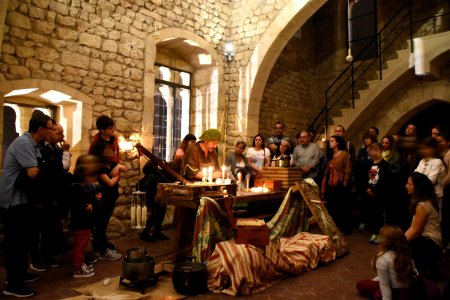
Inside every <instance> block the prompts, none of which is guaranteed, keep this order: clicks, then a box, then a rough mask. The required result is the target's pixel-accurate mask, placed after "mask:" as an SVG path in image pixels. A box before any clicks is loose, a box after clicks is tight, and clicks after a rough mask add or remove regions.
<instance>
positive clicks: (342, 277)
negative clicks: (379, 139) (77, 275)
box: [0, 229, 450, 300]
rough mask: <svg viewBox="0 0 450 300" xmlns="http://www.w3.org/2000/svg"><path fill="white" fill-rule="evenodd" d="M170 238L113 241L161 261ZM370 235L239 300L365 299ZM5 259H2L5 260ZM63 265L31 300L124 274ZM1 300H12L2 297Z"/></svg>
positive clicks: (448, 266)
mask: <svg viewBox="0 0 450 300" xmlns="http://www.w3.org/2000/svg"><path fill="white" fill-rule="evenodd" d="M164 233H165V234H167V235H168V236H170V237H171V240H170V241H162V242H158V243H145V242H142V241H139V239H138V238H137V235H135V236H130V237H127V238H124V239H121V240H117V241H114V242H115V243H116V245H118V246H119V250H120V252H121V253H122V254H123V253H126V249H128V248H131V247H135V246H143V247H145V248H146V249H147V251H148V253H149V255H151V256H153V257H155V258H156V260H157V261H161V260H162V259H164V258H165V257H166V256H167V253H169V252H171V249H172V248H173V240H174V230H173V229H169V230H166V231H165V232H164ZM368 238H369V237H368V233H364V232H358V231H355V232H353V234H352V235H349V236H347V237H346V239H347V242H348V244H349V247H350V251H351V252H350V253H349V254H348V255H346V256H344V257H342V258H340V259H337V260H336V261H334V262H332V263H331V264H329V265H326V266H321V267H319V268H317V269H315V270H313V271H310V272H307V273H303V274H300V275H298V276H293V277H288V278H286V279H284V280H282V281H281V282H279V283H278V284H276V285H275V286H273V287H271V288H269V289H266V290H264V291H262V292H260V293H257V294H254V295H249V296H240V297H237V298H240V299H280V300H281V299H283V300H285V299H308V300H316V299H321V300H325V299H330V300H331V299H333V300H336V299H346V300H351V299H363V298H362V297H360V296H359V295H358V293H357V291H356V289H355V282H356V281H357V280H358V279H361V278H371V277H373V276H374V272H373V271H372V270H371V268H370V265H369V262H370V259H371V257H372V255H373V253H374V251H375V250H376V246H374V245H372V244H369V243H368V242H367V240H368ZM2 248H3V247H1V243H0V249H1V250H0V254H1V255H2V256H3V249H2ZM2 260H3V259H2ZM60 261H61V263H62V266H61V267H59V268H55V269H52V270H49V271H47V272H43V273H40V275H41V279H40V280H38V281H36V282H34V283H31V284H30V286H31V287H33V288H35V289H36V290H37V291H38V294H37V296H35V297H33V298H32V299H46V300H52V299H62V298H66V297H71V296H76V295H77V293H76V292H75V291H74V288H77V287H81V286H84V285H87V284H91V283H94V282H98V281H100V280H102V279H104V278H106V277H113V276H117V275H120V274H121V271H122V263H121V261H120V260H119V261H115V262H104V261H101V262H97V263H96V264H95V265H94V267H95V276H93V277H90V278H83V279H74V278H73V277H72V270H71V264H70V261H71V257H70V252H69V253H67V254H66V255H65V256H64V257H62V258H61V260H60ZM449 278H450V256H448V255H446V256H444V258H443V262H442V266H441V270H440V274H439V275H438V277H437V278H436V282H437V283H438V285H439V286H440V287H441V288H442V287H443V285H444V284H445V283H446V282H447V281H448V280H449ZM4 279H5V270H4V268H3V265H1V266H0V289H1V290H2V289H3V284H4ZM0 298H1V299H13V298H12V297H6V296H4V295H2V294H0ZM191 298H194V299H233V298H236V297H232V296H227V295H222V294H212V293H208V294H203V295H198V296H195V297H191Z"/></svg>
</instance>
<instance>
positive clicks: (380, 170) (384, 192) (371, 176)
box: [367, 143, 392, 244]
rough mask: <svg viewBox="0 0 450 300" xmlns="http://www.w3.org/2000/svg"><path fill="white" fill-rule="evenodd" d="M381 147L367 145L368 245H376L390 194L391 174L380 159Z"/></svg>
mask: <svg viewBox="0 0 450 300" xmlns="http://www.w3.org/2000/svg"><path fill="white" fill-rule="evenodd" d="M382 149H383V146H382V145H381V144H379V143H374V144H371V145H369V155H370V157H371V158H372V160H371V163H370V165H369V168H368V187H367V202H368V207H369V211H370V214H369V218H368V225H369V229H370V231H371V232H372V236H371V237H370V239H369V242H370V243H375V244H378V243H379V242H380V236H379V235H378V232H379V231H380V228H381V227H382V226H383V225H384V216H385V211H386V203H385V202H386V199H388V197H389V195H390V194H391V190H392V189H391V172H390V170H389V164H388V163H387V162H386V161H385V160H384V159H383V158H382V156H381V151H382Z"/></svg>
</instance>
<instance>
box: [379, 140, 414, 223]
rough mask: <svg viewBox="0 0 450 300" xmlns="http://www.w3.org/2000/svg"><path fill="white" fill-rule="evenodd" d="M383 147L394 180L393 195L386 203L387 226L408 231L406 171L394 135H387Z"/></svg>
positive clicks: (384, 156)
mask: <svg viewBox="0 0 450 300" xmlns="http://www.w3.org/2000/svg"><path fill="white" fill-rule="evenodd" d="M381 144H382V145H383V153H382V155H383V159H384V160H385V161H386V162H387V163H388V164H389V169H390V171H391V175H392V177H391V179H392V193H391V195H390V196H389V197H388V198H387V199H386V200H385V201H386V216H385V218H386V220H385V221H386V224H389V225H395V226H398V227H400V228H402V229H406V227H407V226H408V224H409V223H410V222H409V217H408V197H407V195H406V192H405V189H404V186H405V183H406V177H407V173H406V169H405V167H404V164H403V163H402V160H401V157H400V154H399V153H398V152H397V147H396V143H395V140H394V137H393V136H392V135H385V136H383V138H382V139H381Z"/></svg>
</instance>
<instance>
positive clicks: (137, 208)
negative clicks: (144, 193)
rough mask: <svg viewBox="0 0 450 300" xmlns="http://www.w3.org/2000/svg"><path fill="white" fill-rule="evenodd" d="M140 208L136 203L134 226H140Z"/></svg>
mask: <svg viewBox="0 0 450 300" xmlns="http://www.w3.org/2000/svg"><path fill="white" fill-rule="evenodd" d="M141 223H142V208H141V206H140V205H136V224H137V226H136V228H142V226H141Z"/></svg>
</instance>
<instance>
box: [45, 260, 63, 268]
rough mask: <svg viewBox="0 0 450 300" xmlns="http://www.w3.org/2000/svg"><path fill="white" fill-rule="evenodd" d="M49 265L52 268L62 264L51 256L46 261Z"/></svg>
mask: <svg viewBox="0 0 450 300" xmlns="http://www.w3.org/2000/svg"><path fill="white" fill-rule="evenodd" d="M45 263H46V264H47V265H48V266H50V267H51V268H58V267H60V266H61V264H60V263H58V262H57V261H56V260H54V259H53V258H50V259H49V260H47V261H46V262H45Z"/></svg>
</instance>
